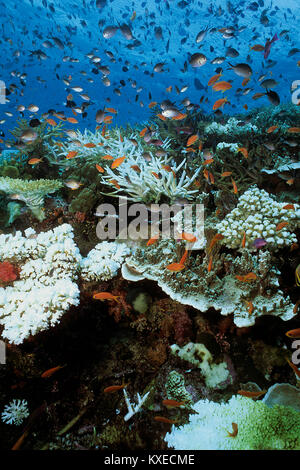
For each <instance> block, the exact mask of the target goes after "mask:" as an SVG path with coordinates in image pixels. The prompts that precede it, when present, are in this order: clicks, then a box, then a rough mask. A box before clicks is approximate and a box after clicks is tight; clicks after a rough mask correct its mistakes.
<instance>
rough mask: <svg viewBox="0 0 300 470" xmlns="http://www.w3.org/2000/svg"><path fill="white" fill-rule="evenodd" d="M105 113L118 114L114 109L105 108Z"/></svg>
mask: <svg viewBox="0 0 300 470" xmlns="http://www.w3.org/2000/svg"><path fill="white" fill-rule="evenodd" d="M105 111H107V112H108V113H113V114H118V111H117V110H116V109H115V108H105Z"/></svg>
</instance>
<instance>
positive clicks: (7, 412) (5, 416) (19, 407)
mask: <svg viewBox="0 0 300 470" xmlns="http://www.w3.org/2000/svg"><path fill="white" fill-rule="evenodd" d="M28 416H29V410H28V403H27V401H26V400H19V399H18V400H16V399H14V400H12V401H11V402H10V403H9V404H8V405H5V407H4V410H3V412H2V414H1V419H2V421H3V423H6V424H15V425H16V426H19V425H20V424H22V423H23V421H24V419H25V418H27V417H28Z"/></svg>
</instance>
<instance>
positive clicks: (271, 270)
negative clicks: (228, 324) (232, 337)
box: [122, 240, 295, 327]
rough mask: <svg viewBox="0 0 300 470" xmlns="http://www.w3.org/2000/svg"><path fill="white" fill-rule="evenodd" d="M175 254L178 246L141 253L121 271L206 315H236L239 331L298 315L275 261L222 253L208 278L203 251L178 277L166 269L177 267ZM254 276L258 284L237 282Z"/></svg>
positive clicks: (139, 250) (167, 245)
mask: <svg viewBox="0 0 300 470" xmlns="http://www.w3.org/2000/svg"><path fill="white" fill-rule="evenodd" d="M176 249H177V244H176V242H175V241H173V240H162V241H159V242H157V243H156V244H155V245H152V246H151V247H146V248H137V249H136V251H135V253H134V254H133V255H132V256H131V257H129V258H127V259H126V261H125V263H124V264H123V266H122V275H123V277H124V278H125V279H127V280H131V281H139V280H142V279H145V278H146V279H150V280H154V281H156V282H157V283H158V285H159V286H160V287H161V289H162V290H163V291H164V292H165V293H166V294H167V295H169V296H170V297H171V298H172V299H173V300H176V301H177V302H179V303H181V304H184V305H190V306H192V307H194V308H196V309H197V310H200V311H201V312H205V311H206V310H208V309H209V308H211V307H213V308H214V309H216V310H220V312H221V314H222V315H229V314H230V313H233V314H234V322H235V324H236V325H237V326H238V327H244V326H251V325H254V323H255V319H256V318H257V317H259V316H261V315H275V316H279V317H280V318H282V319H283V320H289V319H291V318H292V317H293V316H294V315H295V313H294V312H293V305H292V303H291V301H290V299H289V298H288V297H285V296H284V294H283V292H282V291H281V290H280V289H279V288H278V287H279V281H278V274H279V272H278V270H277V269H276V268H275V267H274V266H273V258H272V257H271V256H268V257H266V256H265V255H264V254H262V253H263V252H258V253H257V254H252V253H250V252H249V251H248V250H243V252H242V253H241V254H239V255H234V256H233V255H231V254H225V253H221V254H219V255H218V256H215V257H214V261H213V266H212V270H211V271H210V272H209V271H208V270H207V266H208V263H209V258H208V256H207V255H205V253H203V252H201V251H200V252H198V254H197V256H196V257H190V258H189V260H188V262H187V264H186V268H185V269H184V270H182V271H180V272H177V273H174V272H171V271H169V270H168V269H166V266H167V265H168V264H171V263H173V262H174V261H176V260H175V259H174V258H175V255H174V253H176ZM249 272H254V273H256V276H257V278H256V280H253V281H252V282H241V281H239V280H238V279H237V278H236V275H245V274H247V273H249ZM251 303H252V304H253V311H252V309H250V305H251Z"/></svg>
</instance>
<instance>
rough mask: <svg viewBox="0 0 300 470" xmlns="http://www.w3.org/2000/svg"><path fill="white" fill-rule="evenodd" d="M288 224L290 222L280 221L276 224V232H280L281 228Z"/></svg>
mask: <svg viewBox="0 0 300 470" xmlns="http://www.w3.org/2000/svg"><path fill="white" fill-rule="evenodd" d="M287 225H288V222H280V223H279V224H278V225H276V232H279V230H282V229H283V227H286V226H287Z"/></svg>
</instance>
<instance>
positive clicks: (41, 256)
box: [0, 224, 81, 344]
mask: <svg viewBox="0 0 300 470" xmlns="http://www.w3.org/2000/svg"><path fill="white" fill-rule="evenodd" d="M1 242H2V243H1ZM0 260H1V261H3V260H8V261H10V262H17V263H18V267H19V268H20V275H19V279H18V280H16V281H15V282H14V283H13V285H11V286H8V287H6V288H0V324H2V325H3V326H4V330H3V332H2V336H3V337H4V338H7V339H8V341H10V342H12V343H15V344H20V343H22V342H23V341H24V339H26V338H28V336H29V335H34V334H36V333H38V332H39V331H42V330H45V329H47V328H49V327H50V326H53V325H55V324H56V323H58V322H59V320H60V318H61V316H62V315H63V314H64V313H65V312H66V311H67V310H68V309H69V307H70V306H71V305H78V304H79V295H80V292H79V288H78V286H77V284H76V283H75V282H74V280H76V279H77V276H78V274H77V273H78V270H79V265H80V262H81V255H80V253H79V250H78V248H77V246H76V244H75V243H74V241H73V231H72V227H71V226H70V225H68V224H64V225H61V226H59V227H56V228H55V229H53V230H50V231H48V232H43V233H40V234H38V235H37V234H35V232H34V231H33V230H32V229H30V230H27V231H26V232H25V237H23V236H22V235H21V233H20V232H17V233H16V234H15V236H14V235H8V236H7V235H6V236H5V235H1V236H0Z"/></svg>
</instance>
